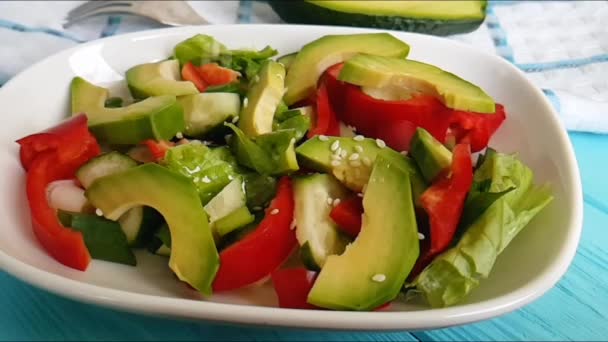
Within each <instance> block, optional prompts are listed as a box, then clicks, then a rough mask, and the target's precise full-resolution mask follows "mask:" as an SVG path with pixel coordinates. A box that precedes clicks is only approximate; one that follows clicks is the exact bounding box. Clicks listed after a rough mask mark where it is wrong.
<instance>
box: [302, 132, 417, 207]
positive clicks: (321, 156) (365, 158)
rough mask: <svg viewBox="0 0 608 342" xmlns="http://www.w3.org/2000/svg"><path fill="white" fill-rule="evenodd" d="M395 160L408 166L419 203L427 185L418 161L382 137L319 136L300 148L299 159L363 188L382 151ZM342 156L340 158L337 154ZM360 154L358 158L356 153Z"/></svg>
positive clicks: (350, 186)
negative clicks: (405, 154) (417, 163)
mask: <svg viewBox="0 0 608 342" xmlns="http://www.w3.org/2000/svg"><path fill="white" fill-rule="evenodd" d="M380 152H382V153H383V155H384V157H385V158H388V159H391V160H394V161H395V162H396V163H395V165H399V166H403V167H406V170H407V171H408V173H409V174H410V179H411V181H412V189H413V191H414V198H415V200H416V203H417V202H418V198H419V197H420V195H421V194H422V192H424V190H425V189H426V187H427V186H426V183H425V181H424V179H422V176H421V175H420V171H418V168H417V167H416V164H415V163H414V162H413V161H412V160H411V159H410V158H408V157H406V156H403V155H401V154H399V153H398V152H396V151H394V150H392V149H391V148H389V147H386V146H384V145H383V143H382V142H381V141H379V140H378V141H376V140H373V139H369V138H363V136H360V135H359V136H355V137H353V138H345V137H321V136H316V137H314V138H312V139H310V140H307V141H306V142H305V143H303V144H302V145H300V146H298V148H296V155H297V157H298V161H299V163H300V164H302V165H303V166H305V167H307V168H309V169H313V170H316V171H320V172H326V173H331V174H333V175H334V176H335V177H336V178H337V179H338V180H339V181H340V182H342V183H343V184H344V185H345V186H346V187H348V188H349V189H351V190H353V191H356V192H361V191H362V190H363V187H364V186H365V184H367V182H368V181H369V176H370V173H371V172H372V165H373V163H374V161H375V160H376V157H377V156H378V154H379V153H380ZM338 154H340V155H341V158H340V159H338V158H337V155H338ZM355 154H356V155H357V157H356V158H355V157H354V156H353V155H355Z"/></svg>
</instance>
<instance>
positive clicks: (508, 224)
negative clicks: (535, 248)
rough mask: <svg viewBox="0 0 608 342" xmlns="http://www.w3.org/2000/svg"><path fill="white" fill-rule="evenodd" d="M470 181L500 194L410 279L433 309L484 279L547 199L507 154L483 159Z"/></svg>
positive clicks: (461, 295)
mask: <svg viewBox="0 0 608 342" xmlns="http://www.w3.org/2000/svg"><path fill="white" fill-rule="evenodd" d="M475 182H476V183H477V184H484V185H483V187H485V188H486V189H485V190H487V191H488V192H489V193H494V194H498V193H502V194H501V195H500V196H498V198H497V199H496V198H495V199H494V201H493V203H492V204H491V205H489V206H488V207H487V209H486V210H485V211H483V213H481V214H480V215H479V216H478V217H477V218H476V219H475V220H474V222H473V223H472V224H471V225H470V226H469V227H468V228H467V229H466V231H465V232H464V234H463V235H462V238H461V239H460V241H458V243H457V244H456V246H454V247H453V248H451V249H449V250H447V251H446V252H444V253H443V254H441V255H439V256H438V257H437V258H436V259H435V260H433V262H432V263H431V264H430V265H429V266H428V267H427V268H426V269H424V271H422V273H420V275H418V277H417V278H416V279H415V280H414V282H413V284H412V285H414V286H415V287H416V291H418V292H420V293H422V295H423V296H424V297H425V298H426V300H427V301H428V302H429V304H431V306H433V307H443V306H449V305H453V304H455V303H457V302H459V301H461V300H462V299H463V298H465V297H466V296H467V295H468V294H469V293H470V292H471V291H472V290H473V289H474V288H476V287H477V286H478V284H479V281H480V280H481V279H483V278H487V277H488V275H489V274H490V271H491V270H492V267H493V266H494V263H495V262H496V259H497V257H498V255H500V253H501V252H502V251H503V250H504V249H505V248H506V247H507V246H508V245H509V243H510V242H511V241H512V240H513V238H515V236H517V234H518V233H519V232H520V231H521V230H522V229H523V228H524V227H525V226H526V225H527V224H528V223H529V222H530V220H532V218H533V217H534V216H536V214H538V213H539V212H540V211H541V210H542V209H543V208H544V207H545V206H547V205H548V204H549V202H551V200H552V199H553V196H552V195H551V193H550V190H549V189H548V188H547V187H545V186H536V185H534V184H533V174H532V170H530V169H529V168H528V167H527V166H525V165H524V164H523V163H522V162H521V161H519V160H518V159H517V158H516V157H515V156H513V155H506V154H502V153H491V154H490V155H487V156H486V157H485V160H484V161H483V162H482V164H481V166H480V167H479V168H478V169H477V171H476V172H475ZM493 196H497V195H493ZM485 204H487V202H484V205H485Z"/></svg>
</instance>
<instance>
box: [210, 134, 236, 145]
mask: <svg viewBox="0 0 608 342" xmlns="http://www.w3.org/2000/svg"><path fill="white" fill-rule="evenodd" d="M230 138H232V134H226V135H224V140H225V141H229V140H230ZM204 144H205V145H206V146H209V145H211V142H209V143H207V141H205V142H204Z"/></svg>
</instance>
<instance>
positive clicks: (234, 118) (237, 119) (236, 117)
mask: <svg viewBox="0 0 608 342" xmlns="http://www.w3.org/2000/svg"><path fill="white" fill-rule="evenodd" d="M238 121H239V116H238V115H237V116H235V117H233V118H232V123H237V122H238Z"/></svg>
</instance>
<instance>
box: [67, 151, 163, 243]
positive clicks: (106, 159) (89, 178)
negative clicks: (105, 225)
mask: <svg viewBox="0 0 608 342" xmlns="http://www.w3.org/2000/svg"><path fill="white" fill-rule="evenodd" d="M135 166H137V162H136V161H135V160H133V159H132V158H130V157H128V156H126V155H124V154H121V153H119V152H116V151H113V152H109V153H105V154H102V155H100V156H98V157H96V158H93V159H91V160H90V161H89V162H87V163H86V164H84V165H83V166H81V167H80V169H78V171H76V178H77V179H78V180H79V181H80V183H81V184H82V185H83V186H84V187H85V189H86V188H88V187H90V186H91V184H93V182H94V181H95V180H97V179H99V178H101V177H104V176H108V175H111V174H114V173H117V172H121V171H125V170H127V169H130V168H133V167H135ZM161 220H162V216H161V215H160V214H159V213H158V212H156V210H154V209H152V208H144V207H135V208H132V209H130V210H129V211H127V212H126V213H124V214H123V215H122V216H121V217H120V218H119V219H118V223H119V224H120V227H121V228H122V230H123V232H124V233H125V236H126V237H127V242H128V243H129V245H130V246H140V245H141V244H142V243H143V242H144V240H146V239H147V238H148V237H149V236H150V235H151V232H152V231H153V230H154V229H155V228H157V227H158V224H160V222H161Z"/></svg>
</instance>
